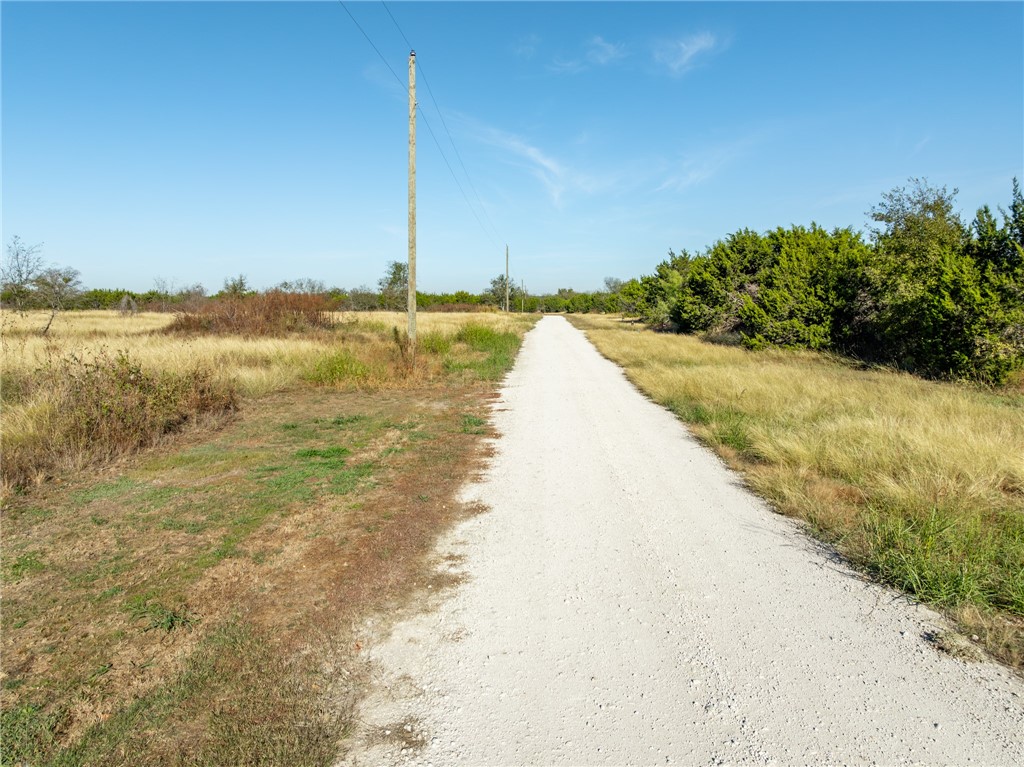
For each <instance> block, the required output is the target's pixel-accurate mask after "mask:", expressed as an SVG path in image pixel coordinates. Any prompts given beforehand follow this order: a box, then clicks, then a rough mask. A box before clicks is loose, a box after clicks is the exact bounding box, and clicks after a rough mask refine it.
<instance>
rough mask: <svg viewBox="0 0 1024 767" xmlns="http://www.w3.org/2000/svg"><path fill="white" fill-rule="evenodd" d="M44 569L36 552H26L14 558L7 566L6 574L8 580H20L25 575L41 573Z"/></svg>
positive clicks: (43, 564)
mask: <svg viewBox="0 0 1024 767" xmlns="http://www.w3.org/2000/svg"><path fill="white" fill-rule="evenodd" d="M45 569H46V564H45V563H44V562H43V559H42V556H41V555H40V553H39V552H38V551H27V552H25V553H24V554H20V555H19V556H17V557H15V559H14V561H13V562H11V564H10V565H8V566H7V573H8V576H9V579H10V580H14V581H17V580H21V579H22V578H24V577H25V576H26V575H33V574H34V573H38V572H42V571H43V570H45Z"/></svg>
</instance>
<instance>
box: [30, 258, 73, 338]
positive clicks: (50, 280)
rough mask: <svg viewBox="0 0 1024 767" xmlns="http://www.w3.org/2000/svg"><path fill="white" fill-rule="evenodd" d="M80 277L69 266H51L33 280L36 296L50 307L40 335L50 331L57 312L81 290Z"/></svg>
mask: <svg viewBox="0 0 1024 767" xmlns="http://www.w3.org/2000/svg"><path fill="white" fill-rule="evenodd" d="M80 277H81V275H80V274H79V272H78V270H77V269H72V268H71V267H70V266H63V267H61V266H51V267H50V268H48V269H44V270H43V271H42V272H41V273H40V274H39V275H38V276H37V277H36V278H35V280H33V283H34V285H35V294H36V297H37V298H38V299H39V301H40V302H42V303H43V304H45V305H46V306H48V307H49V309H50V318H49V319H48V320H47V321H46V327H45V328H43V330H42V335H44V336H45V335H46V334H47V333H48V332H49V331H50V325H52V324H53V318H54V317H56V316H57V313H58V312H61V311H63V310H64V309H66V308H67V307H68V306H69V305H70V304H71V302H72V301H74V299H75V298H76V297H77V296H78V294H79V293H81V292H82V281H81V279H80Z"/></svg>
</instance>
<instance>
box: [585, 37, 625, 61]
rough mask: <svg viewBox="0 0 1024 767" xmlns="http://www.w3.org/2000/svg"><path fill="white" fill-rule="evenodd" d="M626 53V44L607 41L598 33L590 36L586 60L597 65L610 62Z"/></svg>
mask: <svg viewBox="0 0 1024 767" xmlns="http://www.w3.org/2000/svg"><path fill="white" fill-rule="evenodd" d="M625 55H626V46H625V45H624V44H623V43H609V42H608V41H607V40H605V39H604V38H603V37H601V36H600V35H598V36H597V37H594V38H591V40H590V42H589V44H588V50H587V61H589V62H590V63H591V64H596V65H598V66H602V67H603V66H605V65H606V64H611V63H612V62H613V61H618V60H619V59H621V58H623V57H624V56H625Z"/></svg>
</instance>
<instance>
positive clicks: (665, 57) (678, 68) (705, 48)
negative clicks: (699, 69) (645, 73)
mask: <svg viewBox="0 0 1024 767" xmlns="http://www.w3.org/2000/svg"><path fill="white" fill-rule="evenodd" d="M717 46H718V39H717V38H716V37H715V36H714V35H713V34H711V33H710V32H701V33H700V34H698V35H690V36H689V37H685V38H683V39H682V40H674V41H672V42H670V43H664V44H662V45H660V46H658V47H657V48H655V50H654V58H655V60H656V61H658V62H659V63H661V64H664V65H665V66H666V67H668V69H669V71H670V72H671V73H672V74H673V75H675V76H676V77H679V76H681V75H684V74H686V73H687V72H689V71H690V70H691V69H693V67H694V62H695V59H697V57H699V56H701V55H702V54H706V53H709V52H710V51H713V50H714V49H715V48H716V47H717Z"/></svg>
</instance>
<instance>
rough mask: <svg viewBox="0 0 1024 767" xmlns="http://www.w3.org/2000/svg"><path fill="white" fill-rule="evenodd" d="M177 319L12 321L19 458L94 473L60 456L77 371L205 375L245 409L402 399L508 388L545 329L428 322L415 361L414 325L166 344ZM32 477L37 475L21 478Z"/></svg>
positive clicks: (348, 318)
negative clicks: (295, 399)
mask: <svg viewBox="0 0 1024 767" xmlns="http://www.w3.org/2000/svg"><path fill="white" fill-rule="evenodd" d="M172 319H173V315H170V314H157V313H140V314H137V315H134V316H122V315H120V314H119V313H117V312H104V311H87V312H67V313H64V314H61V315H59V316H58V317H57V319H56V320H55V322H54V323H53V326H52V327H51V329H50V331H49V333H48V334H47V335H46V336H45V337H43V336H42V335H40V333H39V330H40V329H41V328H42V327H44V326H45V322H46V317H44V316H43V314H42V313H28V314H25V315H20V314H14V313H4V314H3V315H0V327H2V330H3V332H2V334H0V361H2V375H0V397H2V399H3V406H4V418H3V422H2V424H0V438H2V440H3V442H4V443H5V444H6V445H7V446H8V447H12V446H22V447H23V446H26V445H34V446H36V447H39V449H40V451H41V450H42V448H41V446H43V445H50V446H51V447H52V448H53V449H52V450H51V449H49V448H48V449H47V452H50V453H51V456H50V458H48V459H47V460H46V461H45V462H44V463H45V467H41V468H40V470H39V472H37V473H36V474H37V475H38V476H46V475H48V473H49V472H50V471H51V469H52V467H54V466H58V465H67V466H81V465H84V462H86V458H85V457H84V454H81V451H80V450H78V449H77V448H76V451H77V452H78V453H79V454H78V455H70V454H68V455H65V456H63V457H61V458H60V459H59V460H58V459H57V457H56V456H54V455H52V453H53V451H54V450H57V451H65V447H64V446H62V445H61V444H59V443H60V441H61V440H59V439H58V437H57V435H56V431H54V428H55V427H54V423H55V421H57V420H60V421H61V422H68V421H69V420H74V418H73V417H72V418H69V417H68V416H69V413H68V407H69V404H68V402H67V401H66V397H63V394H62V392H66V388H67V387H65V386H64V385H63V383H62V378H64V377H66V376H67V375H68V371H69V370H77V371H79V372H80V373H82V372H84V371H87V370H89V369H90V366H94V365H95V364H96V363H97V361H101V360H108V361H109V360H112V359H114V358H117V357H118V356H119V355H122V354H123V355H127V358H129V359H130V361H131V364H132V365H135V366H138V367H139V368H140V369H141V370H143V371H146V373H147V374H154V375H164V376H179V375H183V374H190V375H191V374H195V373H196V371H202V375H203V376H205V377H206V378H209V379H210V380H212V381H213V383H214V384H216V385H217V386H218V387H220V388H221V389H224V390H230V391H233V392H237V393H238V394H239V395H240V396H241V397H243V398H253V397H259V396H262V395H265V394H268V393H270V392H275V391H281V390H284V389H288V388H290V387H293V386H305V385H309V384H315V385H321V386H332V387H341V388H348V389H359V390H364V391H375V390H382V389H401V388H408V387H411V386H419V385H423V384H429V383H432V382H440V381H451V380H453V379H459V380H492V379H493V378H495V377H500V375H502V374H503V372H504V371H505V370H506V369H507V368H508V366H509V364H510V363H511V359H512V357H513V356H514V354H515V351H516V349H518V345H519V338H520V337H521V335H522V332H523V331H524V329H525V328H526V327H528V326H529V325H531V324H532V322H534V321H535V318H528V317H525V318H524V317H522V316H508V315H502V314H497V313H473V314H427V313H421V314H420V315H419V318H418V320H419V321H418V334H417V337H418V341H419V343H418V344H417V350H416V353H415V354H413V352H412V350H411V349H410V347H409V344H408V339H407V335H406V327H407V324H406V323H407V318H406V315H405V314H402V313H389V312H373V313H360V314H355V313H344V314H342V313H338V314H335V315H333V319H334V326H333V327H332V328H330V329H315V330H311V331H308V332H303V333H291V334H288V335H285V336H266V335H261V336H242V335H230V334H204V335H196V334H191V335H190V334H180V333H168V332H165V331H166V329H167V326H168V325H169V324H170V322H171V321H172ZM474 329H475V330H474ZM467 331H472V332H469V334H468V335H467ZM196 380H199V379H196ZM204 380H205V379H204ZM99 406H101V407H102V406H103V405H102V403H99ZM58 417H59V418H58ZM138 442H139V443H140V444H141V442H142V441H141V440H138ZM33 449H34V450H35V449H36V448H33ZM65 452H68V453H70V452H72V451H71V450H70V448H68V449H67V451H65ZM90 460H91V459H90ZM26 466H27V464H26ZM26 472H27V473H26ZM32 473H33V472H31V471H29V470H28V469H27V468H26V469H24V470H19V472H18V476H19V477H22V476H27V475H28V474H32ZM18 481H20V480H18Z"/></svg>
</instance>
